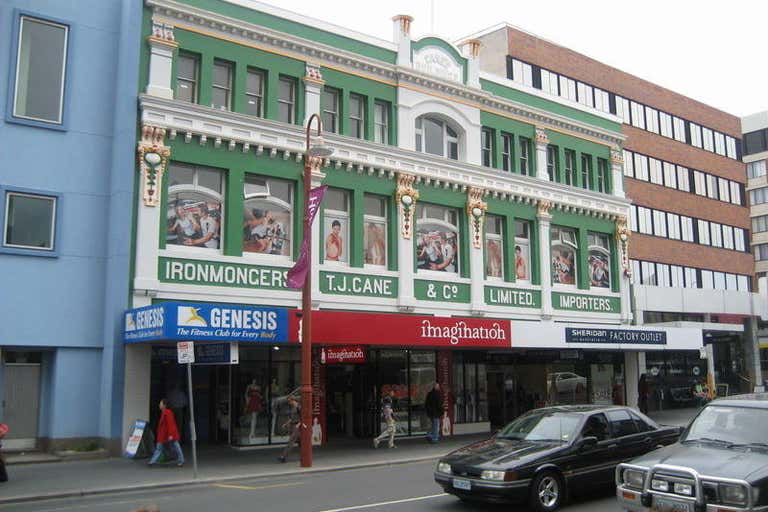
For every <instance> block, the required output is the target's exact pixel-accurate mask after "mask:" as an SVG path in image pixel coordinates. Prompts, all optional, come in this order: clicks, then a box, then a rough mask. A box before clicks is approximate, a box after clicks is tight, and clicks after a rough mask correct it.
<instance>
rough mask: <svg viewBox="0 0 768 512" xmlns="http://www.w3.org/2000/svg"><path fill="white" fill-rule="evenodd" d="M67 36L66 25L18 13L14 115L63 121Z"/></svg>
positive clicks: (50, 121) (30, 118)
mask: <svg viewBox="0 0 768 512" xmlns="http://www.w3.org/2000/svg"><path fill="white" fill-rule="evenodd" d="M9 12H10V11H9ZM68 40H69V27H68V26H67V25H62V24H59V23H54V22H51V21H46V20H42V19H38V18H32V17H30V16H24V15H22V16H21V17H20V19H19V36H18V40H17V42H16V45H17V47H16V69H15V76H14V81H13V85H12V89H13V117H17V118H22V119H28V120H30V121H40V122H43V123H53V124H59V125H60V124H63V122H64V84H65V82H66V74H67V51H68Z"/></svg>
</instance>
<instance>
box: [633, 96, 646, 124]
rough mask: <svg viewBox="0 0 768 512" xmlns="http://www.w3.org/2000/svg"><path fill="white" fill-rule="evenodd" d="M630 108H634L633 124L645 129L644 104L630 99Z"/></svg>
mask: <svg viewBox="0 0 768 512" xmlns="http://www.w3.org/2000/svg"><path fill="white" fill-rule="evenodd" d="M629 104H630V108H631V110H632V126H634V127H635V128H640V129H641V130H645V109H644V108H643V105H641V104H639V103H635V102H634V101H630V102H629Z"/></svg>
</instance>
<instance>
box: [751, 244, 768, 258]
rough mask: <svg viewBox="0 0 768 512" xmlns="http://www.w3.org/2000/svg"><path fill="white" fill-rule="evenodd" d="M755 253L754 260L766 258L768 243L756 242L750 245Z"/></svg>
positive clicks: (767, 256)
mask: <svg viewBox="0 0 768 512" xmlns="http://www.w3.org/2000/svg"><path fill="white" fill-rule="evenodd" d="M752 250H753V252H754V253H755V261H765V260H768V244H757V245H753V246H752Z"/></svg>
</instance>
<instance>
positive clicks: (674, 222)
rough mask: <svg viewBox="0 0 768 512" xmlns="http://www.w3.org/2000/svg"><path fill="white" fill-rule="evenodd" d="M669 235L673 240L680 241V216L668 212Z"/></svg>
mask: <svg viewBox="0 0 768 512" xmlns="http://www.w3.org/2000/svg"><path fill="white" fill-rule="evenodd" d="M667 228H668V229H667V234H668V236H669V238H671V239H672V240H680V216H679V215H677V214H675V213H669V212H667Z"/></svg>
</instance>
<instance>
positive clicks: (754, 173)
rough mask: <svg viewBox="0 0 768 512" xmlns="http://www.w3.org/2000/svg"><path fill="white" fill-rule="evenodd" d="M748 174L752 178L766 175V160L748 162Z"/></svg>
mask: <svg viewBox="0 0 768 512" xmlns="http://www.w3.org/2000/svg"><path fill="white" fill-rule="evenodd" d="M747 176H749V177H750V178H759V177H760V176H765V160H758V161H757V162H749V163H748V164H747Z"/></svg>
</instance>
